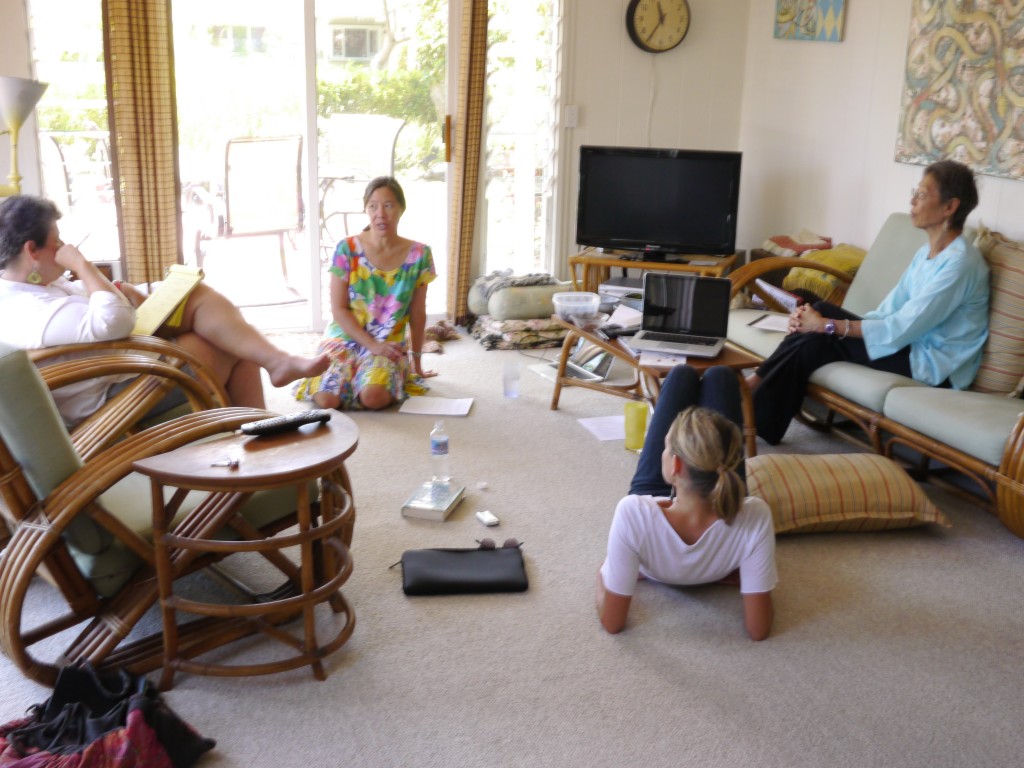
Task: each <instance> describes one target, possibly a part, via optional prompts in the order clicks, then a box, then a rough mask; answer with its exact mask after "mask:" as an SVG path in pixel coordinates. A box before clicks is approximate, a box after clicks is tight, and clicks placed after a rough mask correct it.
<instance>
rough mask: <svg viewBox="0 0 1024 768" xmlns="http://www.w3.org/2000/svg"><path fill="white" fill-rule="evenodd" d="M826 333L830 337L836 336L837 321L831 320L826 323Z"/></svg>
mask: <svg viewBox="0 0 1024 768" xmlns="http://www.w3.org/2000/svg"><path fill="white" fill-rule="evenodd" d="M825 333H826V334H827V335H829V336H835V335H836V321H835V320H829V321H827V322H826V323H825Z"/></svg>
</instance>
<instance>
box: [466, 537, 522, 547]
mask: <svg viewBox="0 0 1024 768" xmlns="http://www.w3.org/2000/svg"><path fill="white" fill-rule="evenodd" d="M476 543H477V544H479V545H480V549H498V545H497V544H495V543H494V539H477V540H476ZM521 546H523V544H522V542H521V541H519V539H505V543H504V544H502V545H501V549H519V548H520V547H521Z"/></svg>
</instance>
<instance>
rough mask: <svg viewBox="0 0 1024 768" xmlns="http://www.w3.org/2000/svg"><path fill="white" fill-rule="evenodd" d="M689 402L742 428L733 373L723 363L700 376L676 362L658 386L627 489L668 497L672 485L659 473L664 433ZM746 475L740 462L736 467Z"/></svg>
mask: <svg viewBox="0 0 1024 768" xmlns="http://www.w3.org/2000/svg"><path fill="white" fill-rule="evenodd" d="M691 405H699V406H702V407H704V408H710V409H711V410H713V411H718V412H719V413H721V414H722V415H723V416H725V417H726V418H728V419H730V420H732V422H733V423H735V424H736V426H738V427H739V428H740V430H742V429H743V406H742V405H741V400H740V385H739V381H738V380H737V379H736V373H735V372H734V371H732V370H730V369H729V368H726V367H725V366H721V365H716V366H712V367H711V368H708V369H707V370H706V371H705V372H704V377H703V378H701V377H700V376H698V375H697V371H695V370H694V369H693V368H692V367H691V366H689V365H677V366H676V367H675V368H673V369H672V370H671V371H669V374H668V376H667V377H666V378H665V381H664V382H662V385H661V394H659V395H658V403H657V405H655V406H654V415H653V416H652V417H651V423H650V424H649V425H648V427H647V436H646V437H645V438H644V449H643V451H642V452H641V454H640V461H638V462H637V465H636V472H635V473H634V474H633V482H632V483H630V486H629V492H630V493H632V494H638V495H642V496H670V495H671V493H672V486H671V485H670V484H669V482H668V481H667V480H665V478H664V477H663V476H662V474H661V453H662V451H664V450H665V436H666V435H667V434H668V431H669V429H671V428H672V423H673V422H674V421H675V420H676V416H678V415H679V414H680V413H682V412H683V411H685V410H686V409H687V408H689V407H690V406H691ZM736 471H737V472H739V475H740V477H742V478H746V474H745V470H744V466H743V462H742V461H741V462H740V464H739V466H738V467H737V468H736Z"/></svg>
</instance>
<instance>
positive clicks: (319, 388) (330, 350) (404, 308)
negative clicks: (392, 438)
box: [295, 176, 437, 410]
mask: <svg viewBox="0 0 1024 768" xmlns="http://www.w3.org/2000/svg"><path fill="white" fill-rule="evenodd" d="M363 206H364V210H365V211H366V214H367V216H368V217H369V219H370V223H369V226H368V227H367V228H366V229H365V230H363V231H362V232H361V233H360V234H359V235H357V236H355V237H349V238H346V239H344V240H342V241H341V242H340V243H338V247H337V248H335V250H334V256H333V258H332V260H331V267H330V270H329V271H330V276H331V284H330V290H331V314H332V316H333V322H332V323H330V325H328V326H327V329H326V330H325V331H324V337H323V339H322V340H321V342H320V350H319V351H320V352H326V353H327V354H328V355H330V359H331V362H330V366H329V367H328V368H327V370H326V371H325V372H324V373H323V374H321V375H320V376H315V377H312V378H308V379H303V380H302V381H300V382H299V383H298V385H297V386H296V390H295V396H296V398H297V399H299V400H312V401H313V402H314V403H316V404H317V405H318V406H319V407H321V408H339V409H342V410H356V409H363V408H365V409H371V410H379V409H381V408H387V407H388V406H390V405H392V404H393V403H396V402H401V401H402V400H403V399H404V398H405V392H406V387H407V385H412V384H413V382H412V381H411V379H412V376H413V375H415V376H417V377H421V378H427V377H430V376H436V375H437V374H436V373H435V372H433V371H424V370H423V367H422V364H421V355H422V352H423V336H424V329H425V327H426V319H427V285H428V284H429V283H430V282H431V281H432V280H433V279H434V278H435V277H437V273H436V271H435V270H434V261H433V258H432V257H431V253H430V246H428V245H424V244H423V243H417V242H413V241H412V240H407V239H406V238H404V237H400V236H399V234H398V222H399V220H400V219H401V218H402V214H403V213H405V193H404V192H403V191H402V187H401V186H400V185H399V183H398V182H397V181H396V180H395V179H394V178H392V177H390V176H380V177H378V178H376V179H374V180H373V181H371V182H370V183H369V184H368V185H367V187H366V192H365V193H364V194H363Z"/></svg>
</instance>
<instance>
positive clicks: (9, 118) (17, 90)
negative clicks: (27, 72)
mask: <svg viewBox="0 0 1024 768" xmlns="http://www.w3.org/2000/svg"><path fill="white" fill-rule="evenodd" d="M48 86H49V83H40V82H39V81H37V80H27V79H25V78H24V77H0V124H3V126H4V127H5V128H7V129H8V130H17V129H19V128H21V126H22V125H23V124H24V123H25V120H26V119H27V118H28V116H29V115H30V114H32V110H33V109H35V107H36V103H37V102H38V101H39V99H40V98H41V97H42V95H43V91H45V90H46V89H47V87H48Z"/></svg>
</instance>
